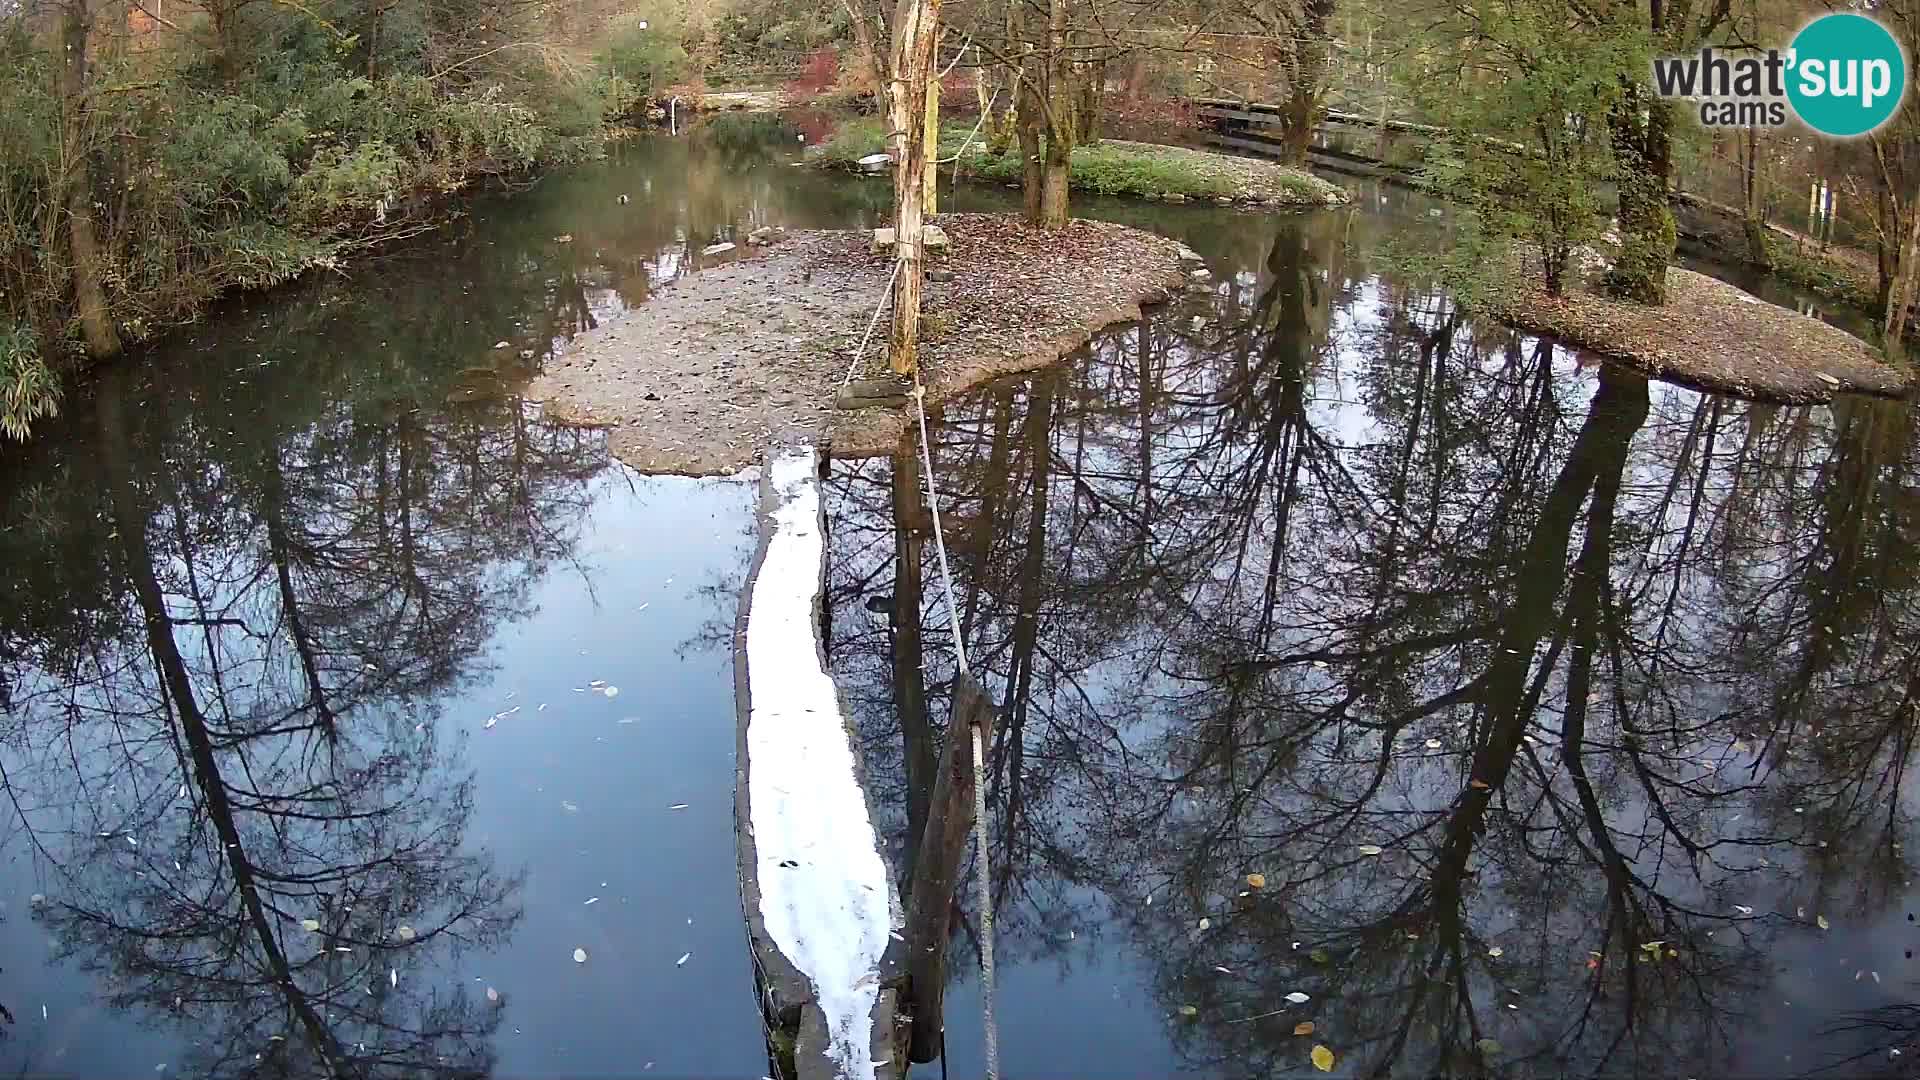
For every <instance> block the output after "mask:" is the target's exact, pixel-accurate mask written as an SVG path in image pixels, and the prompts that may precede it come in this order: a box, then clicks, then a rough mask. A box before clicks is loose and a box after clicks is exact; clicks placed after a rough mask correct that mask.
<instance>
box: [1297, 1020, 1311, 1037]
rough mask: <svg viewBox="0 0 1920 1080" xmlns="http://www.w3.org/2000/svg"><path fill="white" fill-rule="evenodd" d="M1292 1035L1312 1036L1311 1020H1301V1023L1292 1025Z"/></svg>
mask: <svg viewBox="0 0 1920 1080" xmlns="http://www.w3.org/2000/svg"><path fill="white" fill-rule="evenodd" d="M1293 1033H1294V1034H1295V1035H1311V1034H1313V1021H1311V1020H1302V1021H1300V1022H1299V1023H1297V1024H1295V1025H1293Z"/></svg>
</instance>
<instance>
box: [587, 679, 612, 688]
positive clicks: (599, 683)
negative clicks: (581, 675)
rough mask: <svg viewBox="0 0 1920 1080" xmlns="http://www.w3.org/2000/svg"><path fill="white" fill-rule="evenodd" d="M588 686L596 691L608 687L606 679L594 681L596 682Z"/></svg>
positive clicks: (593, 681)
mask: <svg viewBox="0 0 1920 1080" xmlns="http://www.w3.org/2000/svg"><path fill="white" fill-rule="evenodd" d="M587 685H588V686H591V687H593V688H594V689H595V690H598V689H600V688H601V687H604V686H606V685H607V680H605V679H594V680H592V681H591V682H589V683H587Z"/></svg>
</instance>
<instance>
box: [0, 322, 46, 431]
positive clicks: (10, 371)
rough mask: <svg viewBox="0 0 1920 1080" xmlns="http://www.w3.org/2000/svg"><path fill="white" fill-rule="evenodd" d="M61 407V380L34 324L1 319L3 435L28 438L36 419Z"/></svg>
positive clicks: (0, 410) (0, 420)
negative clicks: (42, 352)
mask: <svg viewBox="0 0 1920 1080" xmlns="http://www.w3.org/2000/svg"><path fill="white" fill-rule="evenodd" d="M59 407H60V383H59V381H58V380H57V379H56V378H54V374H53V372H52V371H51V370H49V369H48V367H47V364H46V361H45V360H44V359H43V358H42V357H41V355H40V347H39V342H38V341H37V340H36V339H35V337H34V333H33V330H32V328H31V327H27V326H22V325H20V324H18V323H6V322H0V434H4V435H6V436H8V437H9V438H13V439H24V438H26V437H27V432H28V430H29V428H30V427H31V425H32V424H33V422H34V421H35V420H38V419H40V418H42V417H46V416H52V415H53V414H54V413H56V412H58V411H59Z"/></svg>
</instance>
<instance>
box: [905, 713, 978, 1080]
mask: <svg viewBox="0 0 1920 1080" xmlns="http://www.w3.org/2000/svg"><path fill="white" fill-rule="evenodd" d="M976 723H977V724H979V725H980V746H981V749H982V751H984V750H985V748H986V747H987V746H988V745H989V744H990V743H991V742H992V739H993V699H992V698H990V697H988V696H987V692H986V691H985V690H983V689H981V687H980V684H979V683H978V682H975V681H974V679H973V677H972V676H971V675H962V676H961V677H960V678H959V680H958V681H957V682H955V684H954V691H953V714H952V715H951V716H950V717H949V718H948V720H947V745H946V748H945V749H943V750H942V751H941V752H940V767H939V769H938V771H936V772H935V773H934V780H933V798H932V800H931V801H930V802H929V804H928V814H927V824H926V830H925V832H923V833H922V834H921V837H920V845H919V854H918V855H917V856H916V857H915V859H914V861H913V888H912V890H911V891H910V892H909V893H908V902H907V994H908V997H909V1000H911V1001H912V1002H913V1041H912V1045H911V1048H910V1049H909V1051H908V1054H907V1056H908V1058H909V1059H910V1060H912V1061H916V1062H928V1061H932V1060H934V1059H935V1058H937V1057H939V1056H940V1047H941V1042H942V1032H943V1031H944V1030H945V1027H946V1023H945V1020H946V1017H945V1013H944V1011H943V1010H944V1002H945V998H946V986H947V933H948V927H949V925H950V922H951V916H952V912H953V901H954V892H955V890H957V889H958V888H959V885H960V860H961V858H962V857H963V856H965V855H966V852H967V836H968V834H969V833H970V832H971V831H972V830H973V789H974V782H973V772H974V770H973V737H972V734H971V731H970V730H969V729H970V727H971V725H973V724H976ZM980 872H981V873H985V872H986V867H984V866H982V867H981V868H980Z"/></svg>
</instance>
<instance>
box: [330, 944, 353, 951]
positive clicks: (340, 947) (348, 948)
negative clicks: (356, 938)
mask: <svg viewBox="0 0 1920 1080" xmlns="http://www.w3.org/2000/svg"><path fill="white" fill-rule="evenodd" d="M333 951H334V952H352V951H353V946H351V945H335V946H334V947H333Z"/></svg>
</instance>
